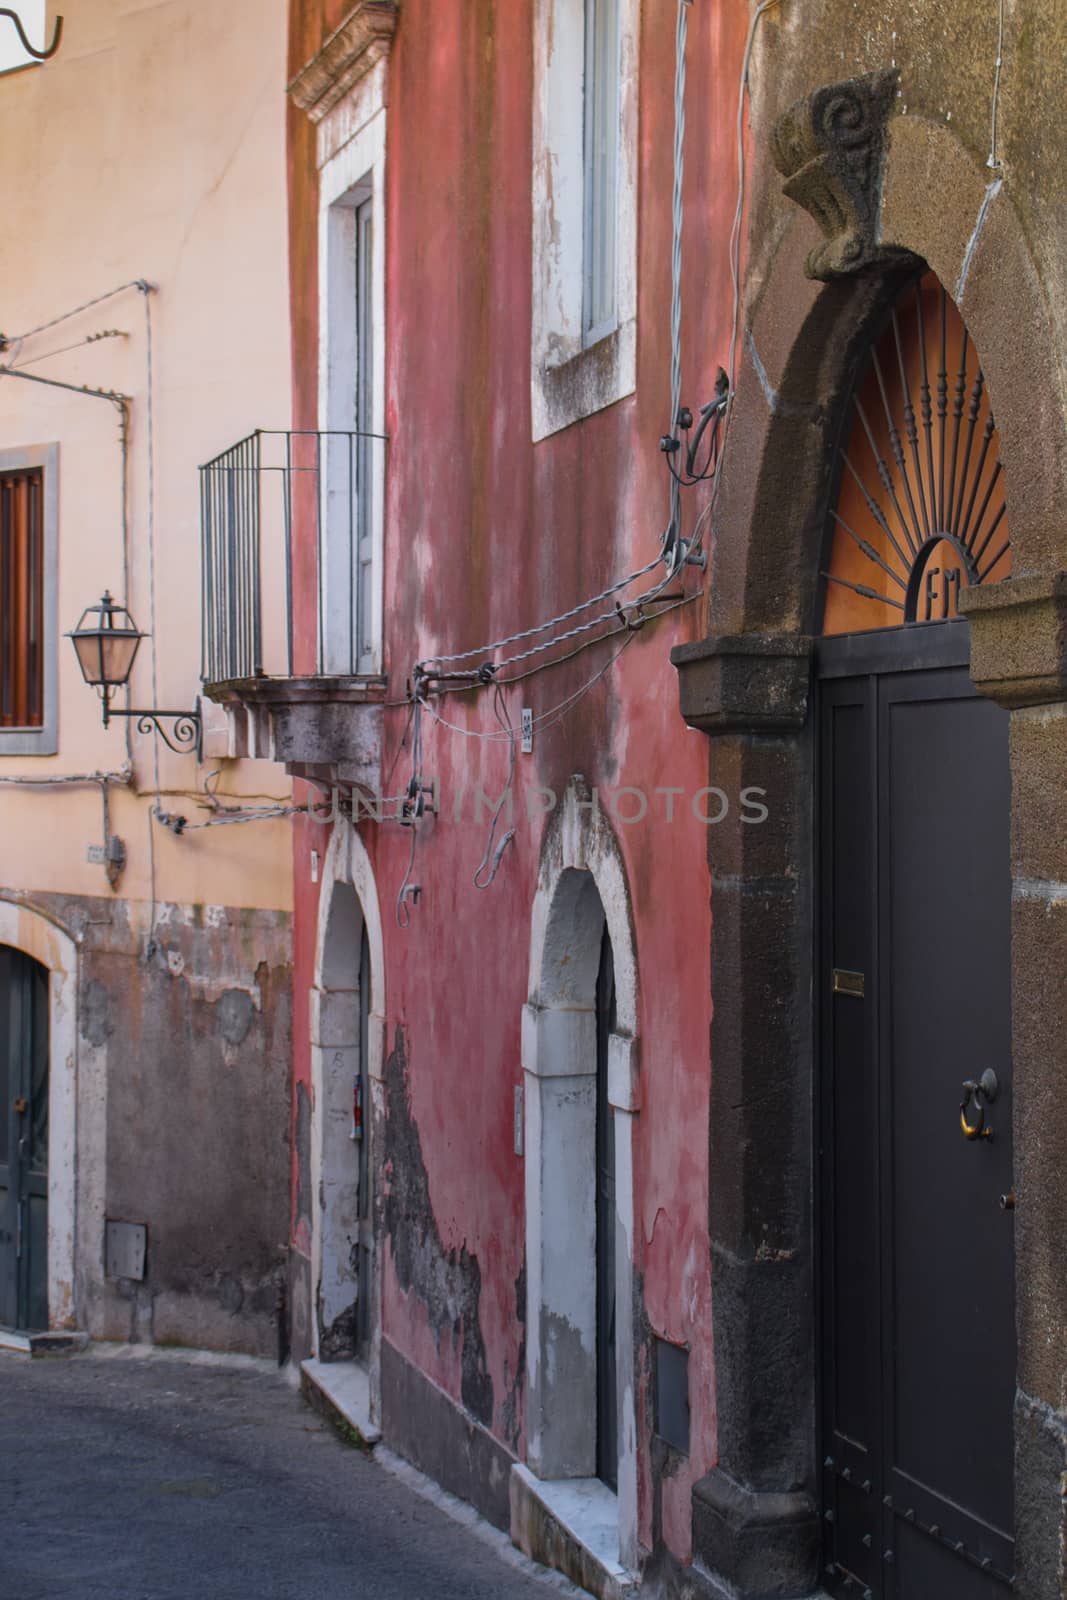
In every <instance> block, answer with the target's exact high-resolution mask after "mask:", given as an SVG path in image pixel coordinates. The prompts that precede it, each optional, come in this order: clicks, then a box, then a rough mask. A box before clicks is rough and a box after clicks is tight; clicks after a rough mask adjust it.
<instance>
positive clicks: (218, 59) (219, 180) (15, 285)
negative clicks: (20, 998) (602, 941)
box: [0, 0, 292, 910]
mask: <svg viewBox="0 0 1067 1600" xmlns="http://www.w3.org/2000/svg"><path fill="white" fill-rule="evenodd" d="M62 9H63V10H64V11H65V12H66V20H65V33H64V38H63V42H62V45H61V48H60V51H59V53H58V54H57V56H56V57H55V58H54V59H53V60H52V61H50V62H48V63H46V64H45V65H43V66H37V67H29V68H26V69H25V70H23V71H20V72H16V73H12V74H9V75H5V76H0V193H2V194H3V196H4V227H3V229H2V230H0V329H2V330H3V332H4V333H5V334H6V335H7V336H8V337H9V338H10V337H12V336H13V335H17V334H18V333H19V332H20V331H22V330H24V329H28V328H32V327H35V326H36V325H38V324H40V323H43V322H45V321H47V320H49V319H51V318H53V317H56V316H58V315H59V314H61V313H63V312H65V311H68V310H70V309H71V308H72V307H74V306H77V305H79V304H80V303H82V302H84V301H86V300H88V299H90V298H91V297H92V296H94V295H98V294H102V293H105V292H106V291H108V290H110V289H113V288H115V287H116V286H118V285H120V284H123V283H126V282H128V281H129V280H131V279H137V278H144V279H147V280H148V281H149V282H151V283H152V284H153V285H155V286H156V292H155V293H153V294H152V296H151V305H150V309H151V316H152V343H153V349H152V359H153V384H152V398H153V408H154V418H153V422H154V429H153V451H154V469H155V470H154V482H155V490H154V517H155V569H156V570H155V596H156V620H155V629H154V632H155V642H156V646H157V651H158V702H157V703H159V704H160V705H163V706H172V707H182V706H189V705H191V704H192V702H193V698H194V696H195V695H196V693H197V692H198V690H199V687H200V684H199V670H200V594H199V590H200V545H199V539H200V535H199V479H198V473H197V467H198V465H199V464H200V463H201V462H202V461H204V460H206V459H207V458H209V457H210V456H212V455H214V454H215V453H216V452H217V451H219V450H221V449H223V448H225V447H226V446H228V445H229V444H231V443H233V442H235V441H236V440H237V439H239V438H241V437H242V436H243V435H245V434H246V433H248V432H250V431H251V430H252V429H253V428H255V427H257V426H262V427H275V428H277V427H282V428H284V427H286V426H287V425H288V418H289V411H290V388H289V385H290V376H289V374H290V359H289V301H288V276H287V241H286V194H285V109H286V108H285V79H286V70H285V51H286V22H287V18H286V4H285V0H227V3H226V4H225V5H224V6H220V5H218V4H213V3H212V0H163V3H143V0H142V3H135V0H77V3H76V4H67V5H66V6H64V7H62ZM54 10H55V8H54V6H51V5H50V7H49V18H50V19H51V17H52V15H53V14H54ZM50 26H51V23H49V28H50ZM111 329H117V330H119V333H120V335H121V337H117V338H107V339H103V340H100V341H98V342H93V343H90V344H87V345H83V346H82V347H81V348H79V349H75V350H70V351H67V352H66V353H54V354H48V353H49V352H59V351H60V350H61V348H62V347H63V346H68V345H72V344H74V343H75V342H76V341H79V340H83V339H85V338H86V336H87V335H90V334H95V333H98V332H101V331H103V330H111ZM41 357H46V359H39V358H41ZM12 362H14V363H15V364H20V365H21V364H27V363H32V364H27V365H26V367H25V370H26V371H28V372H31V373H34V374H36V375H39V376H46V377H49V378H53V379H58V380H62V381H63V382H65V383H71V384H75V385H83V384H84V385H88V386H91V387H94V388H104V389H114V390H117V391H121V392H122V393H125V394H127V395H129V396H131V398H132V405H131V408H130V417H131V430H130V469H129V512H130V551H131V573H130V577H131V582H130V590H129V605H130V609H131V611H132V612H133V615H134V617H135V618H136V620H137V623H138V625H139V626H140V627H141V628H142V629H145V630H146V631H147V630H148V629H149V628H150V626H151V621H150V618H151V613H152V606H151V598H150V571H149V566H150V563H149V540H148V521H149V496H148V409H147V405H146V394H147V388H146V335H145V301H144V297H143V296H142V295H141V294H140V293H139V292H138V291H136V290H131V291H128V292H126V293H124V294H122V295H120V296H117V297H116V298H114V299H112V300H109V301H107V302H106V303H105V304H103V305H101V306H99V307H97V308H95V309H93V310H91V311H88V312H86V313H84V314H82V315H80V316H78V317H76V318H74V319H72V320H70V321H68V322H64V323H63V324H62V325H61V326H59V327H57V328H55V329H53V330H52V331H51V332H49V333H44V334H41V335H38V336H37V337H35V338H34V339H32V340H27V341H25V343H24V344H23V345H22V347H21V349H18V348H17V347H11V348H9V349H8V350H7V351H6V352H3V353H0V363H12ZM118 422H119V418H118V413H117V411H116V410H115V409H114V408H113V407H112V406H111V405H108V404H106V403H104V402H103V401H101V400H99V399H89V398H85V397H83V396H81V395H75V394H70V393H67V392H65V391H63V390H58V389H51V388H47V387H41V386H38V385H36V384H31V383H28V382H24V381H20V380H18V379H15V378H12V377H2V376H0V451H3V450H8V449H14V448H17V447H21V446H28V445H42V444H52V443H57V444H58V445H59V535H58V549H59V562H58V602H59V604H58V613H59V614H58V622H59V629H60V632H61V633H62V632H64V631H66V630H67V629H69V628H71V627H73V626H74V625H75V623H76V622H77V620H78V617H79V615H80V613H81V611H82V609H83V607H85V606H87V605H89V604H91V603H94V602H95V601H96V600H98V598H99V595H100V592H101V590H102V589H103V587H104V586H105V585H107V586H109V587H110V588H111V590H112V591H113V592H114V593H115V594H120V593H121V591H122V582H123V579H122V557H121V520H120V519H121V495H120V453H119V428H118ZM59 665H60V675H59V750H58V754H57V755H55V756H51V757H23V756H13V755H7V754H4V753H3V752H2V751H0V779H4V778H8V777H12V776H15V775H22V776H29V775H34V776H36V775H43V776H48V777H53V776H58V775H60V774H65V773H67V774H69V773H85V772H91V771H98V770H109V771H113V770H115V769H118V768H120V767H121V766H122V764H123V761H124V759H125V754H126V735H125V730H124V728H123V726H122V724H121V723H113V724H112V726H111V727H110V728H109V729H108V730H107V731H106V732H105V731H104V729H103V728H102V727H101V723H100V715H99V707H98V705H97V702H96V699H95V697H94V695H93V693H92V691H91V690H89V689H87V688H86V687H85V685H84V684H83V683H82V681H81V678H80V675H79V673H78V670H77V665H76V662H75V660H74V654H73V651H72V649H71V646H70V644H69V643H68V642H67V641H66V640H65V639H62V638H60V640H59ZM132 681H133V703H134V704H136V705H150V704H152V701H153V691H152V672H151V642H150V641H147V640H146V641H145V643H144V644H143V645H142V646H141V651H140V654H139V656H138V660H137V663H136V666H135V669H134V674H133V680H132ZM132 748H133V760H134V773H135V784H134V788H133V790H132V791H127V790H117V789H113V790H112V791H111V793H112V819H111V826H112V831H113V832H115V833H118V834H119V835H120V836H121V837H122V838H123V839H124V840H125V842H126V846H127V851H128V855H129V865H128V867H127V870H126V872H125V874H124V875H123V877H122V879H121V881H120V884H119V887H118V895H119V896H120V897H122V898H131V899H134V900H143V899H146V898H147V897H148V896H149V894H150V880H149V849H148V823H147V812H148V808H149V806H150V804H151V791H152V786H153V782H154V776H153V770H154V758H153V749H152V739H151V738H150V737H145V736H141V735H137V734H136V733H134V734H133V736H132ZM216 769H221V775H220V777H219V779H218V789H219V793H220V796H222V797H224V798H225V797H227V796H228V797H229V799H228V801H227V803H229V804H235V803H237V800H240V801H242V802H243V803H245V804H247V805H257V804H265V803H268V802H270V801H272V800H278V799H284V798H286V797H287V796H288V792H289V789H288V783H287V780H286V778H285V775H284V772H283V770H282V769H281V768H280V767H278V766H276V765H274V764H272V763H269V762H263V761H260V762H252V761H241V762H237V761H227V760H221V761H220V760H218V759H212V758H210V757H209V758H207V759H206V760H205V762H204V765H203V766H202V767H200V768H199V769H198V768H197V764H196V761H195V759H194V758H193V757H192V756H181V757H178V756H173V755H171V754H170V753H169V752H168V751H167V750H166V749H165V748H161V754H160V781H161V785H162V788H163V790H164V797H163V802H162V803H163V808H164V810H166V811H170V812H184V813H185V814H186V815H187V816H188V818H189V820H190V822H193V821H198V820H202V819H203V818H204V817H205V816H206V815H207V813H206V811H203V810H201V809H200V808H199V805H198V801H197V798H196V791H197V789H198V787H199V786H200V785H201V784H202V783H203V780H204V778H205V775H206V774H208V773H210V772H212V771H214V770H216ZM289 828H290V824H289V822H288V821H287V820H286V819H281V820H275V821H262V822H256V823H254V824H251V825H249V826H243V827H227V828H212V829H208V830H205V831H203V832H198V833H195V834H187V835H185V836H184V837H183V838H181V839H178V838H175V837H174V836H173V835H172V834H169V833H167V832H165V830H161V829H159V828H157V829H156V863H157V885H156V892H157V896H158V898H159V899H160V900H170V901H176V902H180V903H194V904H197V903H215V904H229V905H242V906H249V907H264V908H273V909H282V910H285V909H288V908H289V906H290V904H291V900H292V884H291V867H290V857H289V841H288V833H289ZM100 839H101V807H100V794H99V790H98V789H97V788H95V787H89V788H86V787H82V788H55V789H32V790H30V789H20V788H15V787H11V786H8V785H5V784H3V783H0V891H3V890H35V891H52V892H60V893H66V894H79V895H84V894H104V895H106V894H108V893H109V890H108V886H107V881H106V878H105V875H104V870H103V868H102V867H100V866H95V865H89V864H88V863H87V861H86V848H87V846H88V845H89V844H95V843H97V842H99V841H100Z"/></svg>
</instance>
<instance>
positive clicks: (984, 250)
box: [708, 116, 1067, 634]
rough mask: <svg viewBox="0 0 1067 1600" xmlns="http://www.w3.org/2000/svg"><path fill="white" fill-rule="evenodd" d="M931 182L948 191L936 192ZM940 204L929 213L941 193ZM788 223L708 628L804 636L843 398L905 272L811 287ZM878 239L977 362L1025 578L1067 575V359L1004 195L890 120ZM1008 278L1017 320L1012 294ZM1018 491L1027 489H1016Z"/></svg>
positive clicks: (735, 463) (967, 165)
mask: <svg viewBox="0 0 1067 1600" xmlns="http://www.w3.org/2000/svg"><path fill="white" fill-rule="evenodd" d="M935 178H936V182H935ZM932 192H933V193H936V194H937V195H938V196H939V203H938V205H937V206H931V205H930V203H929V196H930V194H931V193H932ZM814 233H815V227H814V224H813V223H812V222H811V220H810V219H809V218H807V217H805V216H804V215H803V214H801V213H800V212H799V211H796V212H794V213H793V214H792V215H791V216H790V217H789V218H788V220H787V221H786V222H785V223H784V225H783V227H782V229H781V231H780V233H779V236H778V238H777V241H776V243H775V246H774V248H773V249H772V251H771V252H770V254H769V256H768V258H767V259H766V260H765V261H763V262H761V278H760V284H759V288H758V291H757V293H756V294H755V295H754V297H753V299H752V302H751V303H750V305H749V308H748V322H747V327H746V329H745V333H744V337H743V347H742V349H741V370H740V373H739V378H738V385H737V395H736V400H735V404H734V406H733V415H732V417H731V421H730V432H731V433H732V434H733V441H732V448H731V449H730V450H727V452H726V455H725V458H724V471H723V481H722V487H721V491H720V495H719V502H718V507H717V511H716V524H717V526H718V528H720V529H727V528H728V529H730V530H731V533H730V537H729V541H728V542H727V541H726V539H725V538H723V537H721V536H720V538H719V541H718V544H717V547H716V550H715V582H714V583H713V584H712V585H711V586H710V587H711V599H710V606H709V629H708V631H709V633H712V634H719V633H741V632H747V631H759V632H773V633H776V634H777V633H781V634H791V633H796V634H804V633H807V632H810V631H811V628H812V624H813V617H814V615H815V610H814V607H815V579H816V576H817V571H818V559H819V553H820V545H821V539H822V532H823V522H824V513H825V507H826V501H827V496H828V494H829V488H830V480H831V476H832V473H831V466H832V457H833V451H834V448H835V446H836V442H837V437H838V432H839V429H840V425H841V413H842V401H843V399H844V397H845V396H846V395H847V393H848V391H849V388H850V385H851V382H852V380H853V377H854V375H855V371H856V366H857V363H858V362H859V360H860V359H861V357H862V355H863V353H864V351H865V349H866V345H867V340H868V336H869V332H870V329H871V326H872V324H873V323H874V322H875V321H876V320H877V319H878V318H879V317H880V316H881V314H882V312H883V311H884V308H885V306H886V304H887V303H888V301H889V300H891V299H892V297H893V295H894V294H895V292H896V290H897V288H898V286H899V283H900V279H901V272H902V271H903V272H905V273H906V272H907V271H909V270H913V269H911V268H909V267H904V268H903V269H900V268H893V267H889V268H888V269H886V270H885V271H883V272H879V273H871V274H862V275H858V276H855V277H845V278H838V279H834V280H832V281H830V282H828V283H814V282H812V281H810V280H809V279H807V278H806V276H805V270H804V268H805V260H806V258H807V256H808V254H809V252H810V249H811V244H812V238H813V235H814ZM880 242H881V244H882V245H884V246H885V247H887V248H889V249H892V250H895V251H898V252H908V253H909V254H910V255H911V256H912V257H913V258H918V259H921V260H924V261H925V262H926V263H927V264H928V265H929V267H930V268H931V269H932V270H933V271H934V272H935V273H936V274H937V276H938V277H939V278H940V280H941V282H942V283H943V284H944V285H945V288H946V289H947V290H948V292H949V294H950V295H951V296H952V298H953V299H954V300H955V302H956V304H957V305H958V307H959V310H960V313H961V315H962V316H963V319H964V321H965V322H966V324H967V327H968V330H969V332H970V334H971V336H972V338H973V339H974V341H975V343H976V345H977V347H978V350H979V351H980V353H981V360H982V368H983V371H984V373H985V376H986V379H987V382H988V385H989V389H990V393H991V395H992V398H993V408H994V411H995V412H996V415H997V426H998V432H999V434H1000V451H1001V459H1002V461H1003V464H1004V473H1005V481H1006V485H1007V494H1008V499H1009V506H1010V512H1011V518H1012V523H1011V527H1012V547H1013V562H1014V567H1013V571H1014V574H1015V575H1016V576H1017V577H1018V576H1024V575H1026V574H1029V573H1035V572H1038V571H1041V570H1047V569H1049V568H1058V567H1061V566H1064V565H1067V532H1065V531H1064V530H1067V428H1065V423H1064V418H1065V417H1067V352H1065V350H1064V348H1063V341H1062V339H1061V338H1060V335H1059V333H1058V330H1057V325H1056V322H1055V319H1054V316H1053V312H1052V308H1051V306H1050V305H1049V303H1048V298H1047V295H1046V293H1045V289H1044V286H1043V285H1042V282H1041V278H1040V274H1039V270H1038V266H1037V263H1036V262H1035V260H1034V258H1033V255H1032V253H1031V251H1030V248H1029V244H1028V242H1027V238H1026V234H1025V232H1024V229H1023V226H1022V223H1021V221H1020V219H1019V216H1018V213H1017V212H1016V210H1015V207H1014V205H1013V203H1012V200H1011V196H1010V193H1009V191H1008V189H1007V187H1006V186H1005V185H1004V184H1003V183H1002V182H1001V181H1000V180H999V179H997V178H993V179H992V181H991V175H990V173H989V171H988V169H987V168H985V167H984V166H982V165H981V163H980V162H979V161H978V160H977V159H976V158H975V157H974V156H972V155H971V154H970V153H969V152H968V151H967V150H966V149H965V148H964V146H963V145H962V144H961V143H960V142H959V140H958V139H957V138H956V136H955V134H954V133H952V132H951V131H950V130H949V129H947V128H944V127H940V126H936V125H934V124H931V123H929V122H927V121H926V120H924V119H923V118H920V117H915V116H909V117H896V118H894V119H892V121H891V122H890V134H889V144H888V151H887V155H886V163H885V177H884V187H883V194H882V207H881V234H880ZM1005 284H1010V285H1011V311H1012V314H1011V316H1010V317H1009V316H1006V315H1005V303H1004V285H1005ZM1013 484H1022V485H1025V487H1026V493H1025V495H1019V494H1016V495H1015V496H1014V497H1013V495H1012V488H1013Z"/></svg>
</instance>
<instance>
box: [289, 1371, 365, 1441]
mask: <svg viewBox="0 0 1067 1600" xmlns="http://www.w3.org/2000/svg"><path fill="white" fill-rule="evenodd" d="M300 1374H301V1381H302V1385H303V1387H304V1390H305V1393H308V1398H309V1399H310V1400H311V1401H312V1403H313V1404H318V1405H319V1406H320V1407H321V1406H324V1407H325V1408H326V1409H327V1410H329V1411H332V1412H333V1413H334V1415H335V1416H336V1417H339V1418H340V1420H341V1421H342V1422H344V1423H346V1424H347V1426H348V1427H350V1428H351V1429H352V1430H353V1432H354V1433H356V1434H357V1435H358V1436H359V1440H360V1443H361V1444H362V1445H363V1446H364V1447H365V1448H366V1449H368V1450H373V1449H374V1446H375V1445H376V1444H377V1443H378V1441H379V1440H380V1439H381V1436H382V1430H381V1429H380V1428H379V1427H378V1425H377V1423H375V1422H372V1420H371V1414H370V1377H369V1376H368V1374H367V1372H366V1370H365V1368H363V1367H361V1366H359V1365H357V1363H356V1362H355V1361H317V1360H315V1359H312V1360H309V1361H302V1362H301V1364H300ZM310 1390H313V1391H314V1393H313V1394H312V1393H309V1391H310Z"/></svg>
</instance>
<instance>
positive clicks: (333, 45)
mask: <svg viewBox="0 0 1067 1600" xmlns="http://www.w3.org/2000/svg"><path fill="white" fill-rule="evenodd" d="M399 11H400V7H399V4H398V3H397V0H360V3H359V4H358V5H356V6H353V8H352V10H351V11H350V12H349V13H348V16H347V17H346V18H345V20H344V21H343V22H342V23H341V24H340V26H339V27H337V28H335V29H334V31H333V33H331V34H330V37H329V38H328V39H327V40H326V42H325V44H324V45H323V47H322V49H321V50H320V51H319V53H318V55H316V56H313V57H312V59H311V60H310V61H309V62H308V63H307V65H306V66H305V67H302V68H301V69H300V71H299V72H298V73H297V75H296V77H295V78H294V79H293V80H292V82H291V83H290V84H289V89H288V92H289V95H290V98H291V99H292V101H293V103H294V104H295V105H297V106H299V107H300V110H301V111H306V112H307V115H308V116H309V117H310V118H311V120H312V122H321V121H322V119H323V117H324V116H326V114H327V112H329V111H331V110H332V109H333V107H334V106H335V105H336V104H337V102H338V101H339V100H342V99H343V98H344V97H345V95H346V94H348V92H349V90H350V89H352V88H353V86H354V85H355V84H357V83H358V82H359V80H360V79H361V78H364V77H366V75H367V73H368V72H370V70H371V68H372V67H374V66H376V65H377V63H378V62H379V61H380V60H381V59H382V57H383V56H387V55H388V54H389V47H390V45H391V44H392V41H393V34H394V33H395V32H396V22H397V16H398V14H399Z"/></svg>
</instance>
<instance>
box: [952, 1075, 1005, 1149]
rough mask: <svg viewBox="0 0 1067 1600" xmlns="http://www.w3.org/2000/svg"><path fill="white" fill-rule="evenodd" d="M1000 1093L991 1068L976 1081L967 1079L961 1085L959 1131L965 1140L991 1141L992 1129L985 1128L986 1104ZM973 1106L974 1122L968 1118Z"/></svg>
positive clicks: (991, 1101) (995, 1076) (991, 1102)
mask: <svg viewBox="0 0 1067 1600" xmlns="http://www.w3.org/2000/svg"><path fill="white" fill-rule="evenodd" d="M999 1093H1000V1084H999V1082H998V1081H997V1075H996V1073H995V1072H994V1071H993V1069H992V1067H987V1068H986V1070H985V1071H984V1072H983V1073H982V1076H981V1077H980V1078H978V1079H975V1078H967V1079H966V1080H965V1082H964V1085H963V1099H962V1100H961V1101H960V1130H961V1132H962V1134H963V1137H964V1138H965V1139H992V1137H993V1130H992V1128H987V1127H986V1121H985V1108H986V1104H987V1103H988V1104H989V1105H992V1104H993V1101H994V1100H995V1099H996V1098H997V1095H998V1094H999ZM972 1104H973V1106H974V1113H975V1116H974V1121H973V1122H972V1121H971V1120H970V1117H969V1113H970V1109H971V1106H972Z"/></svg>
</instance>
